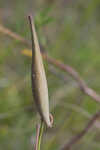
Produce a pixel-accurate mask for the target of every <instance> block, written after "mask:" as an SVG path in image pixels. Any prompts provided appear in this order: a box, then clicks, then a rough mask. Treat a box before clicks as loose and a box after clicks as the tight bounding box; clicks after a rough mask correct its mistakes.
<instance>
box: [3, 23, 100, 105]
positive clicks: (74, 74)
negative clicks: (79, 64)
mask: <svg viewBox="0 0 100 150" xmlns="http://www.w3.org/2000/svg"><path fill="white" fill-rule="evenodd" d="M0 32H2V33H4V34H6V35H8V36H10V37H12V38H14V39H16V40H19V41H20V42H22V43H23V44H25V45H26V46H28V47H30V46H31V44H30V42H29V41H27V40H25V39H24V38H23V37H21V36H20V35H18V34H16V33H14V32H12V31H10V30H9V29H7V28H5V27H3V26H2V25H0ZM42 55H43V58H44V59H45V60H47V62H49V63H50V64H53V65H55V66H56V67H58V68H59V69H61V70H63V71H65V72H68V73H69V74H70V75H71V76H72V77H73V78H74V79H75V80H76V81H77V83H78V85H79V87H80V89H81V90H82V91H83V92H84V93H85V94H87V95H88V96H90V97H92V98H93V99H94V100H95V101H97V102H100V95H99V94H97V93H96V92H95V91H94V90H93V89H91V88H89V87H88V86H87V84H86V83H85V81H84V80H82V79H81V78H80V76H79V74H78V73H77V72H76V71H75V70H74V69H73V68H72V67H70V66H69V65H65V64H63V63H62V62H61V61H58V60H56V59H54V58H52V57H50V56H48V55H47V53H46V52H44V51H42Z"/></svg>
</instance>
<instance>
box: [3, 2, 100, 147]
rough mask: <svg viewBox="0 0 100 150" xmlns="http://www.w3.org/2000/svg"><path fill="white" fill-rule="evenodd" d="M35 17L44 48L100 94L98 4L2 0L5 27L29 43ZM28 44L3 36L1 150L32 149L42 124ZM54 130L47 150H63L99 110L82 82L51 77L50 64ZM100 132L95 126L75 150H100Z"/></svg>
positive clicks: (44, 144) (47, 134) (50, 131)
mask: <svg viewBox="0 0 100 150" xmlns="http://www.w3.org/2000/svg"><path fill="white" fill-rule="evenodd" d="M30 13H32V15H33V16H34V17H35V24H36V27H37V32H38V36H39V41H40V43H41V44H42V45H43V46H44V47H45V50H46V51H47V52H48V54H49V55H50V56H52V57H54V58H57V59H58V60H61V61H62V62H64V63H66V64H69V65H71V66H72V67H73V68H75V69H76V70H77V72H79V74H80V75H81V77H82V78H83V79H84V80H85V81H86V83H87V84H88V85H89V87H91V88H93V89H94V90H96V91H97V92H98V93H100V84H99V83H100V38H99V36H100V15H99V14H100V1H99V0H91V1H90V0H87V1H83V0H76V1H74V0H62V1H60V0H58V1H57V0H52V1H50V0H37V1H33V0H30V1H27V0H14V1H13V0H8V1H6V0H3V1H0V23H1V24H3V25H4V26H5V27H8V28H9V29H10V30H12V31H14V32H16V33H18V34H19V35H21V36H23V37H25V38H26V39H29V40H30V32H29V25H28V20H27V16H28V14H30ZM25 48H27V47H26V46H25V45H24V44H23V43H20V42H19V41H16V40H14V39H11V38H10V37H8V36H5V35H4V34H1V33H0V150H32V149H33V143H34V142H35V136H36V124H37V123H38V122H39V119H38V116H37V114H36V110H35V106H34V102H33V98H32V92H31V78H30V77H31V72H30V71H31V70H30V69H31V59H30V58H28V57H26V56H24V55H22V54H21V50H23V49H25ZM45 67H46V73H47V80H48V88H49V96H50V111H51V113H52V114H53V116H54V127H53V129H48V130H45V133H44V136H43V141H42V147H41V149H44V150H51V149H52V150H56V149H59V148H60V147H61V146H63V144H64V143H65V142H68V141H69V140H70V138H71V137H72V136H74V135H76V134H77V133H79V132H80V131H81V130H82V129H83V128H84V126H85V125H86V123H87V122H88V120H89V119H90V117H91V116H92V115H93V114H94V113H95V112H96V111H97V110H99V107H100V105H99V104H98V103H96V102H95V101H94V100H93V99H92V98H90V97H88V96H87V95H84V94H83V93H82V92H81V91H80V89H79V88H78V87H77V83H76V82H75V81H74V80H73V79H72V78H71V77H70V76H69V75H68V74H65V73H64V72H62V71H61V70H59V69H57V73H58V74H60V75H62V76H66V78H67V81H66V83H65V82H64V81H63V80H62V79H61V78H59V77H57V76H55V75H54V74H52V73H51V72H49V70H48V68H49V67H50V65H48V64H47V62H45ZM98 131H100V128H97V127H95V126H94V127H93V128H92V129H91V130H90V132H88V133H87V134H86V135H85V136H84V137H83V138H82V139H81V141H79V142H78V143H77V144H76V145H74V146H73V150H76V149H77V150H80V149H81V150H84V149H85V150H89V149H91V150H100V142H99V139H100V132H98Z"/></svg>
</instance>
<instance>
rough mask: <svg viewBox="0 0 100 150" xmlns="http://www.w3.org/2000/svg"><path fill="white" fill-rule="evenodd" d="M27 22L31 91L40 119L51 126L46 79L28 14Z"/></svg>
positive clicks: (34, 32) (32, 25) (32, 24)
mask: <svg viewBox="0 0 100 150" xmlns="http://www.w3.org/2000/svg"><path fill="white" fill-rule="evenodd" d="M29 22H30V28H31V34H32V35H31V36H32V93H33V96H34V100H35V104H36V107H37V110H38V112H39V114H40V116H41V119H42V120H43V121H44V122H45V123H46V125H47V126H48V127H51V126H52V125H51V122H50V117H49V98H48V87H47V80H46V75H45V70H44V66H43V61H42V56H41V52H40V47H39V43H38V39H37V35H36V31H35V26H34V23H33V21H32V17H31V16H29Z"/></svg>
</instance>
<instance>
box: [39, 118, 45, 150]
mask: <svg viewBox="0 0 100 150" xmlns="http://www.w3.org/2000/svg"><path fill="white" fill-rule="evenodd" d="M43 129H44V123H43V121H42V120H41V126H40V133H39V140H38V150H40V146H41V139H42V135H43Z"/></svg>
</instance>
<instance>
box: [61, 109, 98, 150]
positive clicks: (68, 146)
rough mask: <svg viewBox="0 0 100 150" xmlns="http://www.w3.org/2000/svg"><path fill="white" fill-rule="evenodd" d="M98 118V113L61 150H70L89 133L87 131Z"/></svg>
mask: <svg viewBox="0 0 100 150" xmlns="http://www.w3.org/2000/svg"><path fill="white" fill-rule="evenodd" d="M98 118H100V111H98V112H97V113H96V114H95V115H94V116H93V117H92V118H91V120H90V121H89V122H88V124H87V126H86V127H85V128H84V129H83V130H82V131H81V132H80V133H79V134H77V135H76V136H74V137H72V139H71V140H70V141H69V142H68V143H67V144H65V145H64V147H63V148H62V149H61V150H70V149H71V148H72V146H73V145H74V144H76V143H77V142H78V141H79V140H81V138H82V137H83V136H85V134H86V133H87V132H88V131H89V129H90V128H91V127H92V126H93V125H94V123H95V122H96V120H97V119H98Z"/></svg>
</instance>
